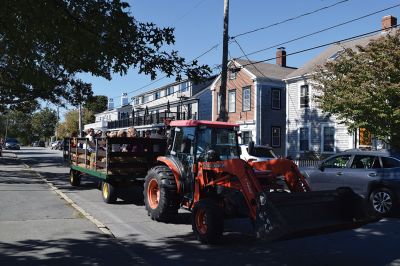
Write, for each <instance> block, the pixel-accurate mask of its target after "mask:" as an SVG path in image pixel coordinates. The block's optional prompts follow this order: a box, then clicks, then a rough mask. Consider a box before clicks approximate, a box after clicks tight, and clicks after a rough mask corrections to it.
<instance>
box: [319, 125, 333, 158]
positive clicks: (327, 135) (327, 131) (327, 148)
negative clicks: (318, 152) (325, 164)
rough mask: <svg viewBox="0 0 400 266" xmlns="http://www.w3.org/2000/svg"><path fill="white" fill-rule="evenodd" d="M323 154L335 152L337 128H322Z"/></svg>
mask: <svg viewBox="0 0 400 266" xmlns="http://www.w3.org/2000/svg"><path fill="white" fill-rule="evenodd" d="M321 134H322V152H334V151H335V128H334V127H333V126H322V132H321Z"/></svg>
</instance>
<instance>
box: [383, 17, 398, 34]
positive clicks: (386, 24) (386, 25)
mask: <svg viewBox="0 0 400 266" xmlns="http://www.w3.org/2000/svg"><path fill="white" fill-rule="evenodd" d="M396 25H397V18H396V17H393V16H391V15H389V16H384V17H383V18H382V31H388V30H390V29H391V28H392V27H394V26H396Z"/></svg>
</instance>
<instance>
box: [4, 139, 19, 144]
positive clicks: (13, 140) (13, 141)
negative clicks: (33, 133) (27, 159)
mask: <svg viewBox="0 0 400 266" xmlns="http://www.w3.org/2000/svg"><path fill="white" fill-rule="evenodd" d="M6 143H18V140H16V139H7V140H6Z"/></svg>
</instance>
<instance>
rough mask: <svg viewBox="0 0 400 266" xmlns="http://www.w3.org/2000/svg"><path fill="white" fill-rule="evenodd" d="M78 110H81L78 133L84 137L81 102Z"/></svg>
mask: <svg viewBox="0 0 400 266" xmlns="http://www.w3.org/2000/svg"><path fill="white" fill-rule="evenodd" d="M78 110H79V134H78V136H79V137H81V138H82V137H83V136H82V129H83V126H82V107H81V104H80V103H79V106H78Z"/></svg>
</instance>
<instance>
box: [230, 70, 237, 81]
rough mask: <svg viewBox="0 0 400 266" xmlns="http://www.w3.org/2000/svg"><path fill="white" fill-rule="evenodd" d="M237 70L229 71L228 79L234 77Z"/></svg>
mask: <svg viewBox="0 0 400 266" xmlns="http://www.w3.org/2000/svg"><path fill="white" fill-rule="evenodd" d="M236 77H237V72H236V71H229V79H236Z"/></svg>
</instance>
